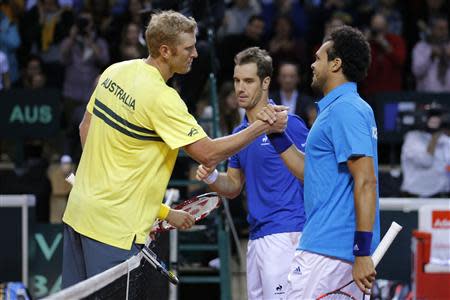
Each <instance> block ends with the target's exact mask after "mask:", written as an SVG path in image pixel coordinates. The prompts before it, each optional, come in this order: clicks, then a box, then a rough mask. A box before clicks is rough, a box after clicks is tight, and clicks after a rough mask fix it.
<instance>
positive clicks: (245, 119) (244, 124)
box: [241, 99, 276, 128]
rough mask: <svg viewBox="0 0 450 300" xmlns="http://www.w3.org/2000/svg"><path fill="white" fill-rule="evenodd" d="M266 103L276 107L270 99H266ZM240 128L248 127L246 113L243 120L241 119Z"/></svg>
mask: <svg viewBox="0 0 450 300" xmlns="http://www.w3.org/2000/svg"><path fill="white" fill-rule="evenodd" d="M267 103H268V104H271V105H276V104H275V102H274V101H273V100H272V99H268V100H267ZM241 126H244V128H245V127H247V126H248V118H247V113H245V115H244V118H243V119H242V122H241Z"/></svg>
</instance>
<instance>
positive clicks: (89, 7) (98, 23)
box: [84, 0, 141, 45]
mask: <svg viewBox="0 0 450 300" xmlns="http://www.w3.org/2000/svg"><path fill="white" fill-rule="evenodd" d="M117 2H118V1H115V0H114V1H111V0H85V4H84V6H85V10H86V11H89V12H90V13H91V15H92V20H93V22H94V25H95V28H96V29H97V34H98V35H99V36H101V37H103V38H106V36H107V34H108V32H109V29H110V28H111V22H112V21H113V17H112V16H111V9H112V6H113V5H117V4H118V3H117ZM129 2H130V3H134V2H136V1H133V0H131V1H129ZM116 7H117V6H116ZM140 8H141V6H139V7H138V9H140ZM125 24H127V23H123V24H122V26H123V25H125ZM120 29H122V28H120ZM120 33H121V31H120V30H119V31H118V32H117V36H116V38H117V42H118V39H119V38H120ZM115 45H117V43H116V44H115Z"/></svg>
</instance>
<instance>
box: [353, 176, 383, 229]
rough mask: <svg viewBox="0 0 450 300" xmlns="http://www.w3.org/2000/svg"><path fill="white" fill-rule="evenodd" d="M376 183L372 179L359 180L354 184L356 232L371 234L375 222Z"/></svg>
mask: <svg viewBox="0 0 450 300" xmlns="http://www.w3.org/2000/svg"><path fill="white" fill-rule="evenodd" d="M376 188H377V182H376V178H375V176H374V177H373V178H366V179H360V180H357V181H355V184H354V189H353V192H354V198H355V199H354V202H355V213H356V231H366V232H372V230H373V224H374V222H375V211H376V199H377V190H376Z"/></svg>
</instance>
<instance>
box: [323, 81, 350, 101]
mask: <svg viewBox="0 0 450 300" xmlns="http://www.w3.org/2000/svg"><path fill="white" fill-rule="evenodd" d="M347 82H348V80H347V78H345V77H343V76H339V77H335V78H330V79H329V80H328V81H327V83H326V84H325V85H324V87H323V89H322V92H323V95H324V96H326V95H327V94H328V93H329V92H331V91H332V90H334V89H335V88H337V87H338V86H340V85H342V84H344V83H347Z"/></svg>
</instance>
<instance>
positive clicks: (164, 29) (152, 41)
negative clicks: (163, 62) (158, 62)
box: [145, 10, 197, 58]
mask: <svg viewBox="0 0 450 300" xmlns="http://www.w3.org/2000/svg"><path fill="white" fill-rule="evenodd" d="M196 29H197V22H195V20H194V18H192V17H186V16H184V15H182V14H180V13H178V12H175V11H173V10H168V11H161V12H157V13H155V14H152V17H151V19H150V22H149V23H148V26H147V30H146V31H145V40H146V41H147V47H148V51H149V53H150V55H151V56H152V57H154V58H157V57H159V55H160V53H159V47H161V45H167V46H169V47H175V46H176V44H177V42H178V35H179V34H180V33H193V32H195V31H196Z"/></svg>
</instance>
